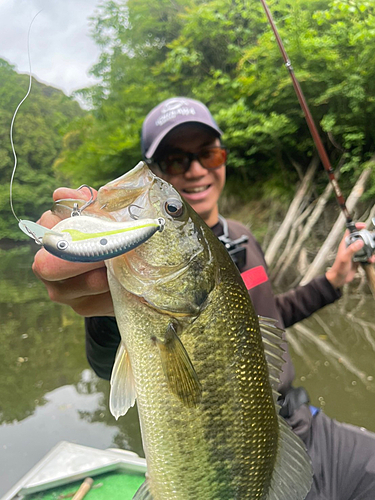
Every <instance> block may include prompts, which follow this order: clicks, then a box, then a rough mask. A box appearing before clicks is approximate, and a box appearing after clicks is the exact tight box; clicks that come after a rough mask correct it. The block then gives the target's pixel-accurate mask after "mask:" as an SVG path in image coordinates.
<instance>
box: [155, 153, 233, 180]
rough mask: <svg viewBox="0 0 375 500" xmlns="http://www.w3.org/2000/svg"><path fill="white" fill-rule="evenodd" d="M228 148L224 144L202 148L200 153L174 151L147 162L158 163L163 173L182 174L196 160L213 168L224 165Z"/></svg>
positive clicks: (204, 166) (206, 166)
mask: <svg viewBox="0 0 375 500" xmlns="http://www.w3.org/2000/svg"><path fill="white" fill-rule="evenodd" d="M227 156H228V150H227V148H225V147H223V146H212V147H207V148H204V149H201V151H199V152H198V153H189V152H187V151H180V150H178V151H172V152H171V153H169V154H167V155H165V156H163V157H162V158H160V159H157V158H154V159H151V160H149V161H148V162H147V163H149V164H156V165H157V166H158V167H159V168H160V170H161V172H163V174H168V175H180V174H184V173H185V172H187V171H188V170H189V168H190V165H191V163H192V162H193V161H194V160H196V161H198V162H199V163H200V164H201V165H202V167H203V168H206V169H207V170H213V169H215V168H219V167H222V166H223V165H224V164H225V162H226V159H227Z"/></svg>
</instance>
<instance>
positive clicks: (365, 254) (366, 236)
mask: <svg viewBox="0 0 375 500" xmlns="http://www.w3.org/2000/svg"><path fill="white" fill-rule="evenodd" d="M260 1H261V3H262V5H263V8H264V11H265V13H266V16H267V19H268V21H269V23H270V25H271V28H272V31H273V33H274V35H275V37H276V41H277V45H278V46H279V49H280V52H281V55H282V57H283V59H284V63H285V66H286V68H287V69H288V71H289V74H290V77H291V79H292V82H293V87H294V90H295V92H296V94H297V97H298V101H299V103H300V105H301V108H302V111H303V113H304V115H305V119H306V122H307V125H308V127H309V129H310V133H311V135H312V138H313V140H314V143H315V146H316V148H317V150H318V154H319V157H320V159H321V161H322V163H323V166H324V169H325V170H326V172H327V174H328V178H329V180H330V182H331V185H332V188H333V191H334V193H335V196H336V200H337V202H338V204H339V206H340V209H341V211H342V213H343V214H344V217H345V221H346V227H347V228H348V230H349V232H350V234H349V237H348V240H347V243H348V244H351V243H353V242H354V241H356V240H358V239H361V240H362V241H363V243H364V246H363V247H362V249H361V250H359V252H357V253H356V254H355V256H354V258H353V260H354V261H355V262H361V263H363V264H365V263H367V261H368V259H369V258H370V257H371V256H372V255H373V254H374V253H375V233H374V232H370V231H368V230H366V229H361V230H358V229H357V228H356V226H355V223H354V222H353V219H352V217H351V215H350V213H349V211H348V209H347V207H346V203H345V198H344V196H343V194H342V192H341V189H340V187H339V185H338V182H337V179H336V177H335V173H334V170H333V168H332V165H331V162H330V161H329V158H328V155H327V152H326V150H325V148H324V145H323V142H322V140H321V138H320V135H319V132H318V130H317V128H316V125H315V122H314V119H313V117H312V115H311V112H310V109H309V107H308V104H307V102H306V99H305V97H304V95H303V92H302V89H301V86H300V84H299V82H298V80H297V78H296V75H295V73H294V70H293V66H292V63H291V62H290V59H289V57H288V54H287V53H286V50H285V47H284V44H283V42H282V40H281V37H280V35H279V32H278V30H277V28H276V24H275V22H274V20H273V17H272V14H271V12H270V10H269V8H268V5H267V4H266V1H265V0H260ZM372 222H373V224H374V225H375V219H373V220H372ZM366 267H368V266H366Z"/></svg>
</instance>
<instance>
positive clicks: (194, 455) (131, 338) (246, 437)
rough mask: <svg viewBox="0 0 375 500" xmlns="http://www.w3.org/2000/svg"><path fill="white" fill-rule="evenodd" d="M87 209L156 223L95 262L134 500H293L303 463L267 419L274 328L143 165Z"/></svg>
mask: <svg viewBox="0 0 375 500" xmlns="http://www.w3.org/2000/svg"><path fill="white" fill-rule="evenodd" d="M95 204H97V205H96V207H95ZM95 204H94V207H93V208H92V207H88V208H87V210H88V211H89V210H90V208H92V209H93V210H94V211H95V214H96V216H98V214H99V212H100V211H99V210H98V208H97V207H100V209H101V210H102V211H103V213H106V212H108V214H110V217H111V219H113V220H117V221H127V220H134V219H140V220H142V219H143V218H145V219H149V218H151V219H157V218H163V219H164V220H165V225H164V229H163V231H162V232H160V233H159V232H158V233H156V234H154V235H153V236H152V238H150V239H148V240H147V241H146V242H145V243H143V244H142V245H140V246H138V247H137V248H135V249H133V250H131V251H129V252H128V253H126V254H124V255H121V256H118V257H115V258H113V259H109V260H106V266H107V272H108V281H109V287H110V291H111V295H112V299H113V303H114V310H115V315H116V320H117V324H118V327H119V330H120V334H121V342H120V345H119V348H118V351H117V354H116V359H115V363H114V366H113V370H112V376H111V381H110V384H111V390H110V400H109V405H110V410H111V412H112V414H113V415H114V417H115V418H116V419H117V418H119V417H120V416H121V415H124V414H126V412H127V411H128V409H129V408H130V407H132V406H133V405H134V404H135V401H137V407H138V414H139V420H140V427H141V434H142V442H143V448H144V452H145V457H146V461H147V476H146V481H145V482H144V484H143V485H142V486H141V487H140V489H139V490H138V491H137V493H136V494H135V496H134V500H146V499H148V500H166V499H167V500H191V499H199V500H246V499H251V500H302V499H304V498H305V496H306V495H307V493H308V491H309V489H310V486H311V483H312V467H311V461H310V459H309V457H308V455H307V453H306V450H305V448H304V445H303V443H302V442H301V441H300V440H299V438H298V437H297V436H296V435H295V434H294V433H293V432H292V431H291V429H290V428H289V427H288V425H287V424H286V423H285V421H284V420H283V419H282V417H280V416H279V414H278V410H279V408H278V406H277V396H278V394H277V386H278V383H279V374H280V372H281V370H282V365H283V363H284V361H283V358H282V355H283V350H282V347H281V343H282V333H283V332H282V330H280V329H278V328H277V327H276V326H275V321H274V320H272V319H267V318H260V319H259V318H258V316H257V314H256V313H255V311H254V308H253V305H252V303H251V299H250V297H249V294H248V291H247V289H246V287H245V285H244V283H243V280H242V278H241V276H240V274H239V271H238V270H237V267H236V266H235V264H234V263H233V262H232V259H231V258H230V256H229V254H228V252H227V251H226V249H225V247H224V245H223V244H222V243H221V242H220V241H219V240H218V239H217V237H216V236H215V235H214V234H213V232H212V231H211V230H210V228H209V227H208V226H207V225H206V224H205V223H204V222H203V221H202V219H201V218H200V217H199V216H198V215H197V214H196V212H195V211H194V210H193V209H192V208H191V207H190V206H189V205H188V204H187V203H186V201H184V200H183V198H182V197H181V196H180V195H179V193H178V192H177V191H176V190H175V189H174V188H173V186H171V185H170V184H168V183H167V182H165V181H164V180H162V179H160V178H158V177H157V176H156V175H155V174H153V173H152V172H151V171H150V170H149V169H148V167H147V165H146V164H145V163H143V162H140V163H139V164H138V165H137V166H136V167H134V168H133V169H132V170H131V171H129V172H127V173H125V174H124V175H123V176H121V177H120V178H118V179H116V180H114V181H111V182H109V183H108V184H106V185H105V186H103V187H102V188H100V189H99V191H98V195H97V200H96V202H95ZM108 214H107V215H108Z"/></svg>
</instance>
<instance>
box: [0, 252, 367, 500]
mask: <svg viewBox="0 0 375 500" xmlns="http://www.w3.org/2000/svg"><path fill="white" fill-rule="evenodd" d="M32 258H33V252H32V251H31V250H30V249H29V248H28V247H25V248H19V249H14V250H11V251H9V250H8V251H7V252H5V251H0V276H1V281H0V315H1V325H0V345H1V349H0V381H1V383H0V464H1V467H0V497H1V496H2V495H3V494H5V493H6V492H7V491H8V490H9V489H10V488H11V487H12V486H13V485H14V484H15V483H16V482H17V481H18V480H19V479H20V478H21V477H22V476H23V475H24V474H25V473H26V472H28V470H29V469H30V468H31V467H32V466H33V465H35V463H36V462H38V461H39V460H40V459H41V458H42V457H43V456H44V455H45V454H46V453H47V452H48V451H49V450H50V449H51V448H52V447H53V446H54V445H55V444H57V443H58V442H59V441H70V442H74V443H78V444H83V445H87V446H93V447H96V448H102V449H105V448H109V447H121V448H124V449H128V450H132V451H135V452H136V453H138V454H139V455H140V456H143V452H142V445H141V437H140V431H139V425H138V417H137V412H136V409H133V408H132V409H131V410H130V411H129V412H128V414H127V415H126V416H125V417H122V418H120V419H119V421H116V420H115V419H114V417H112V415H111V414H110V412H109V410H108V394H109V383H108V382H107V381H104V380H100V379H98V378H97V377H96V376H95V375H94V373H93V372H92V370H91V369H90V368H89V366H88V363H87V361H86V357H85V350H84V331H83V320H82V318H80V317H79V316H77V315H76V314H75V313H73V312H72V311H71V310H70V309H69V308H68V307H63V306H59V305H57V304H54V303H52V302H51V301H50V300H49V299H48V296H47V292H46V290H45V288H44V286H43V285H42V284H41V283H40V282H39V281H38V280H37V279H36V278H35V277H34V275H33V273H32V271H31V263H32ZM373 311H374V301H373V299H372V297H370V296H365V297H364V296H363V294H358V295H351V296H350V297H349V296H347V297H345V298H344V299H341V300H340V301H339V302H338V303H337V304H334V305H331V306H328V307H327V308H325V309H324V310H322V311H321V312H320V313H319V315H314V317H312V318H310V319H308V320H306V321H304V322H303V323H301V324H300V325H299V326H298V330H297V329H296V328H293V329H290V330H289V332H288V335H289V339H290V345H291V352H292V357H293V360H294V363H295V367H296V372H297V377H296V384H295V385H304V386H305V387H306V388H307V390H308V391H309V394H310V397H311V401H312V403H313V404H314V405H315V406H318V407H320V408H322V409H323V410H324V411H325V412H326V413H327V414H328V415H330V416H331V417H334V418H337V419H338V420H340V421H346V422H349V423H352V424H356V425H359V426H365V427H367V428H368V429H370V430H372V431H375V422H374V419H373V415H374V413H375V382H374V380H373V378H374V377H375V368H374V365H375V363H374V360H375V330H374V328H373V326H372V321H373V318H374V314H373Z"/></svg>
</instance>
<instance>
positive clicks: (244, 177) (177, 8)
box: [56, 0, 375, 198]
mask: <svg viewBox="0 0 375 500" xmlns="http://www.w3.org/2000/svg"><path fill="white" fill-rule="evenodd" d="M269 5H270V8H271V11H272V12H273V15H274V18H275V20H276V22H277V26H278V29H279V31H280V35H281V38H282V40H283V42H284V45H285V48H286V50H287V53H288V55H289V57H290V59H291V61H292V62H293V66H294V69H295V73H296V76H297V78H298V79H299V81H300V83H301V86H302V87H303V91H304V93H305V96H306V98H307V100H308V102H309V105H310V108H311V111H312V114H313V116H314V118H315V121H316V122H317V124H318V126H320V129H321V130H320V132H321V135H322V137H323V140H324V142H325V145H326V147H327V150H328V153H329V156H330V157H331V161H332V163H333V165H335V164H336V163H337V162H338V161H339V159H340V158H341V156H342V154H345V156H346V164H345V168H344V171H346V174H345V175H344V176H342V180H341V182H342V183H344V186H345V183H347V184H348V186H349V184H352V183H353V180H354V178H355V177H357V176H358V173H359V170H360V168H361V164H362V163H363V162H364V161H366V160H368V159H369V158H370V157H371V156H372V154H373V153H374V149H375V148H374V144H375V127H374V120H375V113H374V111H375V110H374V106H375V102H374V99H375V98H374V95H375V94H374V85H375V84H374V82H375V78H374V76H375V75H374V71H375V70H374V68H375V65H374V64H373V63H374V57H375V56H374V54H375V29H374V28H375V15H374V14H375V7H374V5H373V3H372V2H369V1H366V0H359V1H354V0H296V1H295V2H292V3H290V2H289V1H287V0H274V1H272V2H271V1H270V2H269ZM92 32H93V37H94V39H95V40H96V42H97V43H98V44H99V45H100V47H101V48H102V56H101V58H100V61H99V63H98V64H97V65H96V66H95V67H94V68H93V69H92V72H93V74H95V75H96V76H97V77H99V78H100V79H101V83H100V84H99V85H97V86H95V87H92V88H90V89H84V90H83V91H81V95H82V96H84V97H85V98H86V99H87V100H88V101H89V102H90V103H91V104H92V106H93V108H92V112H91V113H90V115H88V116H86V117H84V118H83V119H80V120H78V121H76V122H73V123H72V124H71V126H70V130H69V133H68V135H67V136H66V142H65V145H64V150H63V153H62V155H61V157H60V159H59V160H58V162H56V168H57V169H58V170H59V171H61V172H63V173H64V174H65V175H67V176H70V177H71V178H72V179H74V180H75V182H83V181H84V182H91V183H93V184H94V185H96V187H97V185H99V184H103V183H104V182H107V181H108V180H109V179H111V178H114V177H116V176H118V175H120V174H122V173H123V172H124V171H126V170H128V169H130V168H131V167H133V166H134V164H135V163H136V162H137V161H138V160H139V159H140V130H141V124H142V121H143V119H144V117H145V115H146V114H147V112H148V111H149V110H150V109H151V108H152V107H153V106H154V105H156V104H157V103H158V102H160V101H161V100H163V99H165V98H167V97H171V96H175V95H186V96H191V97H195V98H197V99H200V100H202V101H203V102H205V103H206V104H207V105H208V106H209V107H210V109H211V111H212V112H213V114H214V116H215V117H216V119H217V121H218V123H219V125H220V126H221V128H222V129H223V130H224V131H225V136H224V139H225V142H226V144H227V146H228V147H229V149H230V151H231V153H230V158H229V174H230V175H229V182H230V184H233V185H237V186H238V184H239V181H241V186H243V187H242V188H241V189H242V193H243V194H244V195H245V196H246V197H247V198H249V197H250V198H251V197H254V198H255V197H259V196H263V197H272V196H274V197H275V196H276V197H278V198H279V197H280V195H283V194H284V195H285V194H287V196H288V197H290V196H291V194H292V192H293V190H294V186H295V183H296V181H298V179H299V175H300V174H301V173H303V170H306V168H307V165H308V163H309V161H310V159H311V157H312V155H313V152H314V145H313V142H312V139H311V136H310V133H309V130H308V128H307V126H306V123H305V120H304V117H303V114H302V111H301V110H300V107H299V104H298V101H297V98H296V95H295V93H294V90H293V87H292V84H291V80H290V77H289V74H288V71H287V70H286V69H285V67H284V65H283V61H282V58H281V55H280V52H279V49H278V47H277V44H276V41H275V39H274V36H273V34H272V32H271V29H270V27H269V25H268V23H267V21H266V17H265V14H264V12H263V9H262V6H261V3H260V2H258V1H255V0H245V1H244V0H241V1H239V0H230V1H228V0H211V1H209V2H202V1H200V0H175V1H174V2H169V1H167V0H160V1H158V2H154V3H152V4H150V3H149V2H146V1H145V0H129V1H127V2H126V1H125V0H118V1H117V2H115V1H112V0H104V1H102V3H101V4H100V6H99V10H98V12H97V14H96V16H95V17H94V19H93V20H92ZM296 163H298V164H299V165H301V171H300V172H299V174H298V172H297V171H296V169H295V167H294V166H293V165H295V164H296ZM321 177H322V179H324V181H323V182H324V184H325V182H326V179H325V177H324V173H322V174H321ZM237 191H238V189H237Z"/></svg>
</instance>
